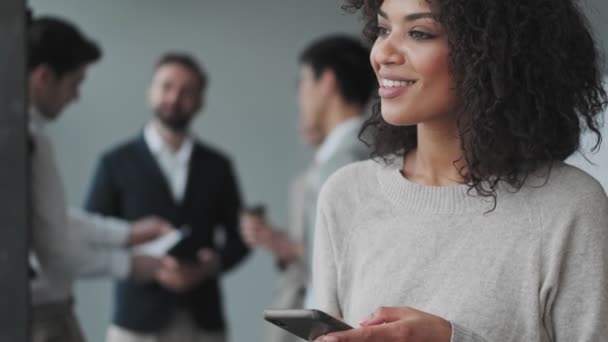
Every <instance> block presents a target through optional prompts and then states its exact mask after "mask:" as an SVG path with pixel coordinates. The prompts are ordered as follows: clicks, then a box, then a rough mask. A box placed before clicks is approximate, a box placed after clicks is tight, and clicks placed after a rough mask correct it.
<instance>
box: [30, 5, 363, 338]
mask: <svg viewBox="0 0 608 342" xmlns="http://www.w3.org/2000/svg"><path fill="white" fill-rule="evenodd" d="M30 5H31V6H32V7H33V9H34V12H35V14H36V15H42V14H55V15H60V16H64V17H66V18H69V19H71V20H72V21H73V22H75V23H76V24H77V25H79V26H80V27H81V28H82V29H83V31H84V32H85V33H87V34H88V35H89V36H91V37H94V38H95V39H96V40H97V41H98V42H99V43H100V44H101V45H102V46H103V49H104V53H105V55H104V58H103V60H102V61H101V62H100V63H99V64H97V65H95V66H94V67H93V68H92V69H91V72H90V74H89V76H88V79H87V81H86V82H85V84H84V85H83V87H82V91H81V99H80V100H79V102H78V103H76V104H74V105H73V106H72V107H70V108H69V109H68V110H67V112H66V113H65V114H64V115H63V116H62V118H61V120H59V122H57V123H56V124H54V125H53V126H52V135H53V139H54V141H55V143H56V149H57V154H58V158H59V163H60V165H61V171H62V172H63V175H64V181H65V183H66V184H65V186H66V188H67V190H68V191H67V194H68V199H69V203H71V204H73V205H80V204H81V203H82V201H83V199H84V196H85V193H86V190H87V187H88V184H89V182H90V178H91V177H92V172H93V169H94V166H95V163H96V159H97V157H98V154H99V153H100V152H101V151H103V150H105V149H107V148H108V147H109V146H111V145H113V144H115V143H117V142H119V141H121V140H123V139H125V138H126V137H129V136H131V135H132V134H134V133H136V132H137V131H138V130H139V129H140V128H141V127H142V125H143V123H144V122H145V121H146V120H147V119H148V117H149V112H148V110H147V107H146V105H145V91H146V88H147V86H148V81H149V80H150V77H151V72H152V67H153V65H154V63H155V62H156V60H157V58H158V57H159V55H160V54H161V53H163V52H164V51H167V50H169V49H179V50H186V51H191V52H193V53H194V54H195V56H197V57H198V58H200V60H201V61H202V62H203V64H204V65H205V67H206V69H207V70H208V71H209V74H210V77H211V84H210V88H209V92H208V104H207V108H206V109H205V111H204V113H203V115H201V117H199V118H198V120H197V121H196V123H195V127H194V131H195V132H196V133H197V134H198V135H199V136H200V137H201V138H202V139H203V140H205V141H207V142H209V143H212V144H213V145H215V146H217V147H219V148H220V149H221V150H223V151H224V152H226V153H228V154H229V155H231V156H232V158H233V161H234V163H235V165H236V169H237V172H238V175H239V178H240V183H241V189H242V192H243V195H244V197H245V198H246V201H247V202H248V203H254V202H256V203H257V202H261V203H266V204H267V205H268V208H269V210H270V214H271V215H272V217H273V218H275V222H276V223H279V224H282V223H284V222H286V213H285V211H286V204H285V202H286V186H287V184H288V182H289V178H290V177H291V176H292V175H293V174H295V173H296V172H297V171H298V170H299V169H300V168H303V167H304V166H305V164H306V161H307V159H308V158H309V157H310V151H309V150H308V149H307V148H306V147H303V146H302V145H301V144H300V142H299V141H298V137H297V131H296V115H297V108H296V102H295V101H296V96H295V90H296V80H297V71H298V69H297V62H296V59H297V56H298V53H299V52H300V50H301V49H302V48H303V47H304V46H305V45H306V44H307V43H308V42H309V41H310V40H311V39H314V38H316V37H318V36H320V35H322V34H325V33H329V32H353V33H358V32H359V27H358V23H357V20H356V19H355V18H353V17H351V16H347V15H343V14H342V12H341V10H340V8H339V2H338V1H337V0H336V1H328V0H306V1H302V0H255V1H244V0H238V1H237V0H221V1H220V0H217V1H201V0H176V1H165V0H131V1H120V0H104V1H74V0H34V1H30ZM275 280H276V272H275V269H274V264H273V261H272V260H271V258H269V256H268V255H266V254H264V253H262V252H256V253H254V254H253V255H252V257H251V258H250V259H249V260H248V261H247V262H246V263H244V264H243V265H242V266H241V267H240V268H239V269H238V270H237V271H236V272H234V273H232V274H230V275H228V276H227V277H226V278H225V281H224V285H225V289H226V291H225V298H226V304H227V311H228V316H229V319H230V325H231V335H232V340H233V341H263V329H264V324H265V323H264V321H263V319H262V315H261V312H262V310H263V309H264V308H265V307H266V306H267V305H269V303H270V301H271V294H272V289H273V286H274V285H275V283H276V282H275ZM110 284H111V283H110V282H109V281H104V280H101V281H83V282H80V283H79V285H78V289H77V300H78V314H79V316H80V317H81V318H82V322H83V325H84V330H85V332H86V334H87V336H88V338H89V341H102V339H103V336H104V331H105V328H106V326H107V322H108V318H109V315H110V310H111V303H110V298H111V286H110Z"/></svg>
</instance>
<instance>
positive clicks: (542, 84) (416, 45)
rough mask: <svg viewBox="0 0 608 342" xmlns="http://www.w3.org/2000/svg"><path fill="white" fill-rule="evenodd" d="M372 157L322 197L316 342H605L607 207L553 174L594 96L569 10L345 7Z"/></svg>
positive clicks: (488, 1) (422, 4) (412, 4)
mask: <svg viewBox="0 0 608 342" xmlns="http://www.w3.org/2000/svg"><path fill="white" fill-rule="evenodd" d="M347 7H349V8H351V9H354V10H361V12H362V14H363V16H364V18H365V19H366V20H367V26H366V32H367V33H368V34H369V35H370V36H371V37H372V38H373V40H374V46H373V49H372V53H371V63H372V65H373V67H374V70H375V72H376V75H377V78H378V82H379V95H380V101H379V102H380V103H379V104H378V105H377V106H376V107H375V109H374V113H373V116H372V117H371V119H370V120H369V121H368V123H367V129H366V130H365V132H364V134H365V135H366V136H367V137H371V138H372V143H373V145H374V147H375V152H376V155H377V157H378V158H375V160H370V161H365V162H361V163H357V164H353V165H351V166H348V167H346V168H344V169H342V170H340V171H338V172H337V173H336V174H335V175H334V176H333V177H332V178H331V179H330V180H329V181H328V182H327V183H326V184H325V187H324V189H323V191H322V194H321V197H320V200H319V207H318V215H317V217H318V219H317V225H316V232H315V252H314V271H313V272H314V274H313V277H314V291H315V294H316V297H317V300H318V304H319V306H320V309H322V310H325V311H327V312H329V313H331V314H333V315H336V316H340V317H342V318H343V319H344V320H345V321H346V322H348V323H350V324H351V325H354V326H355V327H356V328H355V329H353V330H351V331H348V332H342V333H332V334H328V335H326V336H323V337H321V338H319V340H320V341H340V342H343V341H389V342H390V341H399V342H418V341H437V342H439V341H441V342H448V341H454V342H458V341H526V342H534V341H564V342H565V341H568V342H569V341H579V342H580V341H600V340H605V339H607V338H608V323H607V322H608V198H607V197H606V193H605V192H604V190H603V189H602V187H601V186H600V185H599V183H598V182H597V181H595V180H594V179H593V178H591V177H590V176H589V175H587V174H585V173H584V172H583V171H581V170H579V169H577V168H574V167H572V166H568V165H566V164H564V162H563V161H564V160H565V159H566V158H567V157H568V156H570V155H571V154H573V153H574V152H576V151H577V150H578V149H579V141H580V136H581V134H582V133H583V132H585V131H590V132H591V133H592V134H595V135H596V137H597V146H596V147H599V144H600V142H601V135H600V133H599V127H600V122H601V121H602V120H601V112H602V111H603V110H604V109H605V108H606V103H607V96H606V92H605V91H604V89H603V87H602V84H601V76H600V71H599V70H600V68H599V66H598V64H599V63H598V58H597V56H598V54H597V51H596V47H595V45H594V42H593V39H592V36H591V34H590V32H589V29H588V24H587V22H586V19H585V18H584V16H583V15H582V13H581V11H580V10H579V9H578V7H577V4H576V3H575V1H574V0H512V1H505V0H384V1H380V0H350V1H349V2H348V4H347Z"/></svg>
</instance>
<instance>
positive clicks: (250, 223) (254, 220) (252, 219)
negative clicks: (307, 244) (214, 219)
mask: <svg viewBox="0 0 608 342" xmlns="http://www.w3.org/2000/svg"><path fill="white" fill-rule="evenodd" d="M241 236H242V238H243V240H244V241H245V243H247V244H248V245H249V246H250V247H261V248H264V249H266V250H268V251H269V252H271V253H272V254H273V255H274V257H275V258H277V259H279V261H281V262H282V263H284V264H289V263H291V262H293V261H294V260H298V259H300V258H302V257H303V256H304V246H302V245H301V244H299V243H297V242H295V241H292V240H291V239H289V237H288V236H287V234H285V233H284V232H282V231H281V230H279V229H276V228H274V227H272V226H271V225H270V224H268V223H267V222H266V220H265V219H264V218H263V217H260V216H259V215H253V214H248V213H244V214H241Z"/></svg>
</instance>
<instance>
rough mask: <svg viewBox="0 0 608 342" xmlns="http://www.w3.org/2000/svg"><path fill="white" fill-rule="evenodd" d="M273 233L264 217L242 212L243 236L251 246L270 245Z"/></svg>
mask: <svg viewBox="0 0 608 342" xmlns="http://www.w3.org/2000/svg"><path fill="white" fill-rule="evenodd" d="M273 233H274V232H273V230H272V228H271V227H270V226H269V225H268V224H267V223H266V220H265V219H264V218H263V217H261V216H259V215H255V214H249V213H243V214H241V237H242V238H243V241H245V243H246V244H247V245H249V246H250V247H268V246H269V245H270V244H271V241H272V235H273Z"/></svg>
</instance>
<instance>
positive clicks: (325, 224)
mask: <svg viewBox="0 0 608 342" xmlns="http://www.w3.org/2000/svg"><path fill="white" fill-rule="evenodd" d="M324 190H326V189H324ZM326 195H327V191H322V192H321V195H320V197H319V202H318V207H317V218H316V224H315V233H314V247H313V258H312V267H313V272H312V273H313V291H314V296H315V300H316V303H317V305H318V306H319V309H320V310H322V311H325V312H327V313H328V314H330V315H333V316H338V317H341V316H343V314H342V309H341V307H340V302H339V299H338V268H337V266H336V265H337V261H338V260H337V259H336V252H335V246H334V244H333V241H332V236H331V234H330V231H329V229H330V228H331V227H335V226H336V225H335V222H331V219H330V215H329V210H330V206H329V205H328V204H329V203H328V201H327V198H326Z"/></svg>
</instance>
